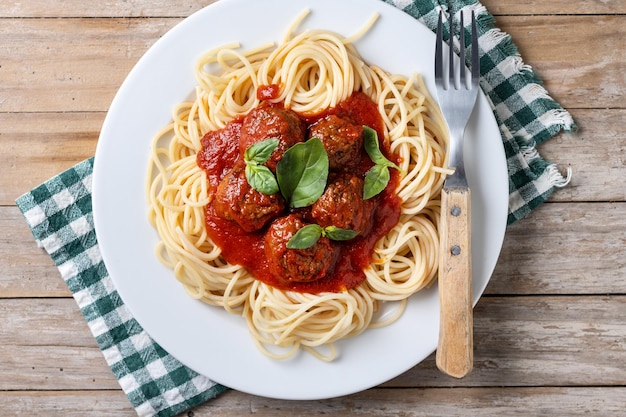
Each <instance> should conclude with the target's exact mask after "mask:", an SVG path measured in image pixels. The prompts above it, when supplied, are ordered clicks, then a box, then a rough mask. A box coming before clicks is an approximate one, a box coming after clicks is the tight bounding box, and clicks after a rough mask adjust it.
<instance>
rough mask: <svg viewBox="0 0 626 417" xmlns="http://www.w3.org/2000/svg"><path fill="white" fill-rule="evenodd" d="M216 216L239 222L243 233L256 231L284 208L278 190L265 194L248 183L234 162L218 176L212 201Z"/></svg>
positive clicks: (240, 165)
mask: <svg viewBox="0 0 626 417" xmlns="http://www.w3.org/2000/svg"><path fill="white" fill-rule="evenodd" d="M213 207H214V209H215V211H216V213H217V215H218V216H220V217H221V218H223V219H226V220H231V221H234V222H236V223H237V224H239V226H240V227H241V228H242V229H243V230H244V231H246V232H254V231H255V230H259V229H260V228H262V227H263V226H264V225H265V224H266V223H268V222H269V221H270V220H272V219H273V218H274V217H276V216H277V215H279V214H280V213H281V212H282V211H283V210H284V209H285V201H284V199H283V197H282V196H281V195H280V193H277V194H273V195H267V194H263V193H260V192H258V191H257V190H255V189H254V188H252V187H251V186H250V184H249V183H248V180H247V179H246V174H245V165H244V164H243V163H240V164H236V165H235V167H234V168H233V169H232V170H231V171H230V172H229V173H228V174H227V175H226V176H225V177H224V178H223V179H222V181H221V182H220V184H219V186H218V187H217V191H216V193H215V199H214V201H213Z"/></svg>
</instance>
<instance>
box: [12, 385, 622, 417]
mask: <svg viewBox="0 0 626 417" xmlns="http://www.w3.org/2000/svg"><path fill="white" fill-rule="evenodd" d="M624 398H626V388H623V387H619V388H569V387H565V388H552V387H548V388H504V389H503V388H459V389H455V390H454V392H451V391H450V390H449V389H437V388H433V389H420V390H411V389H392V390H389V389H372V390H368V391H365V392H362V393H359V394H354V395H348V396H345V397H340V398H334V399H328V400H319V401H281V400H274V399H269V398H262V397H256V396H252V395H247V394H244V393H241V392H237V391H227V392H225V393H223V394H221V395H219V396H218V397H217V398H215V399H213V400H210V401H208V402H206V403H205V404H203V405H202V406H199V407H196V408H194V409H193V410H191V411H189V412H188V413H183V414H181V415H180V416H181V417H183V416H185V417H208V416H221V417H241V416H256V417H275V416H277V415H291V416H301V417H308V416H310V417H313V416H315V417H317V416H320V415H332V416H337V417H348V416H354V415H359V416H363V417H380V416H415V417H418V416H447V417H455V416H467V415H480V416H484V417H490V416H494V417H495V416H498V417H509V416H524V417H525V416H529V415H533V416H538V415H550V416H568V417H576V416H586V417H589V416H597V417H618V416H623V411H624V407H625V406H626V404H625V402H624V401H625V400H624ZM0 408H1V409H2V410H3V416H6V417H13V416H22V415H25V414H29V413H32V410H37V411H38V412H39V413H41V414H42V415H45V416H46V417H87V416H98V417H134V416H136V415H137V414H136V413H135V412H134V410H132V408H131V407H130V405H129V403H128V400H126V397H125V396H124V395H123V393H122V392H121V391H120V392H111V391H61V392H29V391H12V392H3V393H0Z"/></svg>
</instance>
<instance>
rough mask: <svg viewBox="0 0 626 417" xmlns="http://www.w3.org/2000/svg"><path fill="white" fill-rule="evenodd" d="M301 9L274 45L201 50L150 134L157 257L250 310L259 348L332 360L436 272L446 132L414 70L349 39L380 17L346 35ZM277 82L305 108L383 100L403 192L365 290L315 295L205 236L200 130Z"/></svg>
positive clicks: (187, 281) (205, 295) (208, 192)
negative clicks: (179, 95)
mask: <svg viewBox="0 0 626 417" xmlns="http://www.w3.org/2000/svg"><path fill="white" fill-rule="evenodd" d="M305 15H306V13H303V14H302V15H301V16H299V18H298V19H297V20H296V21H295V22H294V24H293V25H291V26H290V27H289V29H288V31H287V35H286V36H285V38H284V39H283V40H282V41H281V42H280V43H279V44H278V45H263V46H260V47H258V48H255V49H251V50H248V51H244V52H242V51H240V50H239V45H236V44H233V45H226V46H223V47H220V48H217V49H215V50H211V51H209V52H207V53H205V54H204V55H203V56H202V57H200V59H199V60H198V62H197V64H196V66H195V69H194V71H195V76H196V79H197V83H198V84H197V87H196V89H195V98H194V99H193V100H190V101H185V102H183V103H180V104H179V105H178V106H176V107H175V108H174V110H173V120H172V122H171V123H170V124H169V125H168V126H166V127H164V128H163V130H162V131H161V132H159V133H158V134H157V135H156V137H155V139H154V143H153V147H152V155H151V161H150V164H149V172H148V185H147V191H146V192H147V196H148V201H149V220H150V223H151V224H152V225H153V227H154V228H155V229H156V230H157V232H158V234H159V237H160V242H159V244H158V246H157V256H158V258H159V260H160V261H161V262H162V263H163V264H165V265H166V266H168V267H169V268H171V269H172V270H173V271H174V274H175V276H176V278H177V279H178V280H179V281H180V283H181V284H182V285H183V286H184V288H185V289H186V291H187V292H188V293H189V295H190V296H191V297H193V298H195V299H198V300H202V301H203V302H205V303H208V304H210V305H214V306H218V307H221V308H224V309H225V310H226V311H228V312H230V313H233V314H237V315H241V316H243V317H244V318H245V320H246V322H247V324H248V327H249V330H250V333H251V335H252V336H253V339H254V341H255V343H256V344H257V346H258V348H259V349H260V350H261V351H263V352H264V353H265V354H266V355H268V356H270V357H272V358H276V359H283V358H288V357H290V356H292V355H294V354H295V353H296V352H298V351H299V350H300V349H303V350H306V351H309V352H310V353H312V354H313V355H315V356H316V357H318V358H320V359H322V360H327V361H329V360H332V359H334V358H335V357H336V355H337V353H336V350H335V348H334V342H335V341H337V340H339V339H341V338H345V337H350V336H354V335H357V334H359V333H361V332H362V331H364V330H365V329H367V328H372V327H376V326H383V325H387V324H389V323H391V322H393V321H394V320H396V319H397V317H399V316H400V315H401V314H402V311H403V309H404V306H405V303H406V301H407V298H408V297H409V296H410V295H412V294H414V293H416V292H417V291H419V290H421V289H422V288H424V287H426V286H428V285H429V284H430V283H431V282H432V281H433V279H434V278H435V276H436V273H437V257H438V250H439V249H438V248H439V243H438V241H439V238H438V231H437V228H438V218H439V208H440V200H439V195H440V190H441V187H442V185H443V181H444V177H445V175H446V174H447V173H448V169H447V157H446V152H445V150H446V146H447V130H446V128H445V123H444V120H443V118H442V116H441V114H440V112H439V110H438V107H437V106H436V105H435V103H434V102H433V101H432V99H431V98H430V96H429V95H428V92H427V90H426V88H425V85H424V83H423V81H422V79H421V77H420V76H419V75H418V74H413V75H411V76H410V77H406V76H402V75H390V74H387V73H386V72H385V71H383V70H382V69H380V68H378V67H375V66H370V65H367V64H366V63H365V62H363V60H362V59H361V58H360V57H359V55H358V52H357V50H356V48H355V46H354V44H353V42H354V41H355V40H357V39H358V38H359V37H360V36H362V35H363V34H364V33H365V32H366V31H367V30H368V29H369V27H370V26H371V25H373V24H374V21H375V18H374V19H372V20H371V21H370V22H368V23H367V24H366V25H365V27H364V28H363V29H362V30H361V31H359V33H357V34H355V35H353V36H352V37H350V38H343V37H342V36H340V35H338V34H335V33H331V32H329V31H324V30H306V31H303V32H301V33H296V28H297V26H298V24H299V23H300V22H301V20H302V19H303V18H304V17H305ZM269 85H278V86H280V87H281V88H280V91H279V92H278V95H277V96H276V97H274V98H272V101H275V102H279V103H282V105H283V106H284V107H285V108H289V109H291V110H293V111H295V112H297V113H299V114H313V113H316V112H320V111H322V110H325V109H328V108H332V107H334V106H336V105H337V104H338V103H340V102H342V101H344V100H346V99H347V98H348V97H349V96H350V95H351V94H353V93H354V92H360V93H363V94H365V95H366V96H367V97H369V98H370V99H371V100H372V101H373V102H374V103H376V104H377V106H378V110H379V112H380V114H381V116H382V119H383V122H384V127H383V128H384V140H385V141H387V144H388V146H389V150H390V151H391V152H392V153H393V154H394V155H395V156H396V157H397V159H398V161H399V162H398V165H399V167H400V168H401V172H402V174H401V177H400V179H399V182H398V185H397V190H396V192H397V195H398V196H399V197H400V199H401V200H402V204H401V208H400V218H399V221H398V222H397V224H396V225H395V226H394V227H393V228H392V230H391V231H390V232H389V233H388V234H387V235H386V236H385V237H383V238H382V239H380V240H379V241H378V242H377V243H376V245H375V249H374V253H373V255H372V256H373V261H372V263H371V265H370V266H369V267H368V268H366V269H365V270H364V273H365V280H364V282H363V283H362V284H360V285H358V286H357V287H354V288H351V289H348V290H346V291H341V292H322V293H319V294H310V293H305V292H297V291H288V290H281V289H278V288H275V287H273V286H270V285H268V284H265V283H264V282H261V281H259V280H256V279H255V278H254V277H253V276H251V274H250V273H249V272H248V271H247V270H246V269H245V268H244V267H242V266H239V265H232V264H229V263H228V262H227V261H225V260H224V259H223V257H222V256H221V249H220V247H219V246H218V245H216V244H215V243H213V242H212V241H211V239H210V238H209V236H208V234H207V230H206V226H205V212H204V207H205V206H206V205H207V204H209V202H210V201H211V199H212V198H213V191H212V189H211V187H210V186H209V184H208V181H207V177H206V174H205V172H204V171H203V170H202V169H201V168H199V167H198V165H197V164H196V154H197V153H198V151H199V150H200V149H201V147H202V146H201V139H202V137H203V135H204V134H205V133H206V132H208V131H215V130H219V129H222V128H224V127H225V126H226V125H227V124H228V123H229V122H230V121H232V120H233V119H235V118H236V117H238V116H241V115H245V114H247V113H248V112H250V111H251V110H252V109H254V108H255V107H257V106H258V105H259V103H260V100H259V98H258V97H257V90H258V89H259V88H260V87H263V86H269ZM384 302H396V304H397V308H396V309H395V311H394V313H393V314H392V316H391V317H385V318H384V319H383V318H381V317H379V316H378V315H377V314H376V313H377V311H378V310H379V309H380V306H381V303H384Z"/></svg>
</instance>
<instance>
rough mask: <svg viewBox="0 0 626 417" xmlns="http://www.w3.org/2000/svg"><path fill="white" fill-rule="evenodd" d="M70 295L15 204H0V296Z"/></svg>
mask: <svg viewBox="0 0 626 417" xmlns="http://www.w3.org/2000/svg"><path fill="white" fill-rule="evenodd" d="M68 296H71V293H70V291H69V290H68V289H67V286H66V285H65V282H63V279H62V278H61V274H60V273H59V271H58V270H57V268H56V267H55V265H54V263H53V262H52V259H50V257H49V256H48V254H47V253H46V251H45V250H43V249H41V248H38V247H37V245H36V243H35V240H34V238H33V235H32V233H31V232H30V230H29V228H28V226H27V224H26V221H25V220H24V217H23V216H22V213H21V212H20V211H19V209H18V208H17V207H0V298H12V297H68Z"/></svg>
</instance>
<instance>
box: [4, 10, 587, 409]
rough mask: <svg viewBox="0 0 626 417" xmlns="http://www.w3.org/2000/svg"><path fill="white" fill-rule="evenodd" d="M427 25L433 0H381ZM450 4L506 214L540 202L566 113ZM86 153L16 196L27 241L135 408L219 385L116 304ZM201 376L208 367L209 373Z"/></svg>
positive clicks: (196, 400) (555, 177)
mask: <svg viewBox="0 0 626 417" xmlns="http://www.w3.org/2000/svg"><path fill="white" fill-rule="evenodd" d="M385 1H387V2H388V3H391V4H393V5H394V6H396V7H398V8H400V9H402V10H404V11H405V12H407V13H408V14H410V15H411V16H413V17H415V18H417V19H419V20H420V21H422V22H423V23H424V24H426V26H428V27H430V28H431V29H433V30H434V28H435V25H436V21H437V16H438V12H439V10H440V9H442V8H443V9H447V7H445V6H443V5H440V4H439V2H433V1H431V0H426V1H419V0H417V1H408V0H406V1H405V0H393V1H392V0H385ZM452 7H453V10H455V11H458V10H460V9H461V8H462V7H463V8H470V9H474V10H475V11H476V12H477V16H478V25H479V30H480V33H481V37H480V46H481V50H482V56H481V73H482V88H483V90H484V91H485V92H486V93H487V96H488V98H489V100H490V102H491V105H492V107H493V109H494V113H495V115H496V118H497V121H498V123H499V125H500V131H501V133H502V140H503V144H504V149H505V151H506V156H507V159H508V170H509V184H510V185H509V191H510V203H509V223H512V222H514V221H516V220H518V219H521V218H522V217H524V216H525V215H527V214H528V213H530V212H531V210H533V209H534V208H535V207H537V206H538V205H539V204H541V203H542V202H544V201H545V200H546V199H547V198H548V196H549V195H550V193H551V192H552V191H553V189H554V187H558V186H562V185H564V184H565V183H566V182H567V179H565V178H563V176H561V175H560V174H559V172H558V171H557V169H556V167H555V166H554V165H553V164H550V163H548V162H546V161H544V160H543V159H541V158H540V157H539V155H538V153H537V151H536V150H535V144H537V143H540V142H542V141H544V140H546V139H548V138H550V137H552V136H554V135H555V134H557V133H558V132H560V131H561V130H573V129H575V125H574V123H573V121H572V119H571V117H570V116H569V114H568V113H567V112H566V111H565V110H563V109H562V108H561V107H560V106H559V105H558V104H557V103H556V102H554V101H553V100H552V99H551V98H550V97H549V96H548V94H547V92H546V91H545V90H544V89H543V88H542V87H541V86H540V85H539V83H538V79H537V77H536V76H535V75H534V74H533V72H532V71H531V70H530V68H529V67H527V66H526V65H524V64H523V63H522V61H521V58H520V57H519V55H518V54H517V51H516V48H515V46H514V45H513V44H512V43H511V40H510V38H509V37H508V36H507V35H506V34H504V33H502V32H500V31H499V30H498V29H496V28H495V27H494V20H493V18H492V16H491V15H489V14H488V13H487V11H486V10H485V8H484V7H483V6H482V5H481V4H480V3H477V2H470V1H453V2H452ZM92 170H93V158H90V159H88V160H86V161H83V162H81V163H80V164H78V165H76V166H74V167H73V168H70V169H68V170H67V171H65V172H63V173H61V174H59V175H57V176H55V177H54V178H52V179H50V180H48V181H46V182H45V183H43V184H42V185H40V186H38V187H37V188H35V189H33V190H32V191H30V192H28V193H26V194H24V195H22V196H21V197H19V198H18V199H17V201H16V203H17V205H18V207H19V208H20V210H21V211H22V212H23V214H24V217H25V218H26V221H27V222H28V224H29V226H30V228H31V230H32V232H33V235H34V237H35V239H36V241H37V243H38V244H39V245H40V246H41V247H43V248H44V249H45V250H46V251H47V252H48V254H49V255H50V256H51V258H52V260H53V261H54V263H55V265H56V266H57V267H58V269H59V271H60V273H61V276H62V277H63V279H64V280H65V282H66V283H67V286H68V288H69V289H70V291H71V292H72V294H73V295H74V298H75V300H76V302H77V304H78V306H79V307H80V309H81V311H82V313H83V315H84V316H85V319H86V320H87V324H88V325H89V328H90V330H91V332H92V333H93V335H94V337H95V338H96V341H97V342H98V345H99V346H100V349H101V350H102V353H103V354H104V357H105V359H106V361H107V363H108V364H109V366H110V367H111V370H112V371H113V373H114V375H115V377H116V378H117V379H118V381H119V383H120V386H121V387H122V389H123V390H124V392H125V393H126V395H127V396H128V399H129V400H130V402H131V404H132V406H133V407H134V408H135V410H136V411H137V414H138V415H140V416H163V417H169V416H173V415H176V414H179V413H182V412H184V411H186V410H188V409H190V408H192V407H194V406H197V405H199V404H201V403H203V402H204V401H206V400H208V399H211V398H213V397H215V396H216V395H218V394H219V393H221V392H223V391H225V390H226V389H227V388H226V387H224V386H221V385H219V384H216V383H214V382H213V381H211V380H210V379H209V378H208V376H202V375H198V374H197V373H196V372H194V371H192V370H191V369H189V368H187V367H185V366H183V365H182V364H181V363H180V362H179V361H178V360H176V359H175V358H174V357H172V356H171V355H169V354H168V353H167V352H166V351H164V350H163V349H162V348H161V347H160V346H159V345H158V344H156V343H155V342H154V341H153V340H152V339H151V338H150V336H149V335H148V334H147V333H146V332H145V331H144V330H143V329H142V328H141V326H140V325H139V323H137V321H136V320H135V319H134V318H133V317H132V315H131V314H130V312H129V310H128V309H127V308H126V306H125V305H124V303H123V301H122V300H121V298H120V297H119V295H118V293H117V291H116V290H115V288H114V286H113V282H112V280H111V278H110V277H109V275H108V273H107V270H106V267H105V265H104V263H103V261H102V257H101V255H100V251H99V249H98V242H97V239H96V234H95V231H94V227H93V215H92V211H91V175H92ZM209 376H210V375H209Z"/></svg>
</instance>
